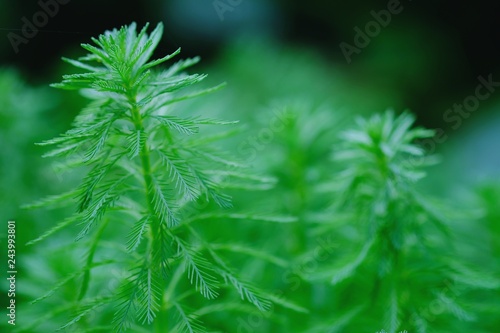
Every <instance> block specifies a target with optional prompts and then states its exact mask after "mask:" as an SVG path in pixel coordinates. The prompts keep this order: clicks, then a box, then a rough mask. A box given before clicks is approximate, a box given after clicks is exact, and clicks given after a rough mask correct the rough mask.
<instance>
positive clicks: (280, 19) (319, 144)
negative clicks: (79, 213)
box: [0, 0, 500, 327]
mask: <svg viewBox="0 0 500 333" xmlns="http://www.w3.org/2000/svg"><path fill="white" fill-rule="evenodd" d="M0 1H1V2H0V143H1V145H2V149H1V151H0V181H1V184H2V187H1V188H2V190H1V193H0V218H1V221H6V220H7V219H16V220H18V221H22V226H21V228H22V229H21V230H22V232H19V233H18V238H19V244H21V245H19V246H20V247H19V251H20V253H25V255H26V258H27V259H26V260H25V265H27V263H28V262H29V265H33V266H35V265H37V262H36V260H34V259H33V258H34V257H33V255H34V254H35V251H37V250H36V249H33V248H25V247H24V245H22V244H24V243H26V242H27V241H28V240H30V239H33V238H34V237H36V236H37V235H39V234H40V233H41V232H43V231H44V230H46V229H47V228H48V227H50V225H52V224H53V223H55V221H56V220H57V219H58V216H57V215H56V214H55V213H52V212H50V211H48V212H47V211H36V212H32V211H26V210H22V209H20V208H19V207H20V205H22V204H24V203H27V202H30V201H32V200H35V199H37V198H40V197H42V196H44V195H47V194H52V193H58V192H59V191H61V190H62V189H68V188H71V186H72V184H74V183H76V182H77V181H78V177H76V178H72V176H70V175H68V174H65V173H64V172H62V173H61V172H59V173H58V171H59V170H58V165H57V163H56V164H51V163H49V162H47V161H46V160H43V159H41V158H40V156H41V155H42V154H43V152H44V149H43V148H41V147H37V146H35V145H34V142H40V141H42V140H45V139H48V138H51V137H53V136H55V135H57V134H58V133H61V132H63V131H65V130H66V129H68V127H69V126H70V124H71V121H72V119H73V118H74V117H75V115H76V114H77V113H78V112H79V110H80V109H81V108H82V106H83V105H84V104H85V101H84V99H83V98H82V97H80V96H79V95H78V94H76V93H69V94H68V93H64V92H61V91H57V90H55V89H52V88H49V87H48V85H49V84H50V83H53V82H58V81H59V80H60V77H61V75H62V74H66V73H71V72H72V71H74V69H72V68H70V67H69V66H67V65H66V64H64V63H63V62H62V61H61V60H60V59H61V57H63V56H65V57H70V58H71V57H78V56H80V55H83V50H82V49H81V48H80V47H79V44H80V43H88V42H89V41H90V38H91V37H96V36H98V35H99V34H101V33H102V32H103V31H105V30H107V29H112V28H115V27H120V26H122V25H126V24H129V23H130V22H132V21H135V22H137V23H138V25H139V26H142V25H143V24H144V23H146V22H150V23H151V24H152V25H153V26H154V25H155V24H156V23H157V22H160V21H161V22H163V23H164V24H165V34H164V39H163V41H162V43H161V44H160V46H159V48H158V50H157V56H161V55H164V54H166V53H169V52H173V51H174V50H175V49H177V48H178V47H181V48H182V53H181V55H182V57H183V58H185V57H193V56H197V55H199V56H201V58H202V61H201V63H200V64H199V65H197V66H196V67H195V68H194V69H193V70H194V71H197V72H205V73H208V74H209V78H208V79H207V82H206V83H205V84H206V85H207V86H209V85H211V84H218V83H220V82H223V81H225V82H227V83H228V86H227V87H226V88H225V89H224V90H223V91H222V92H221V93H219V94H218V95H213V96H209V97H207V98H206V99H204V100H203V101H200V102H195V103H194V104H188V105H187V106H185V108H186V109H188V107H189V106H191V107H197V108H205V109H206V110H207V112H209V113H212V114H215V115H219V116H220V117H222V118H225V119H239V120H241V121H242V123H243V124H245V123H246V124H248V126H249V129H248V132H247V134H245V135H246V136H245V135H244V136H243V141H241V142H240V146H238V145H236V146H237V147H239V148H241V149H240V150H237V151H238V153H240V152H243V151H244V148H245V146H244V144H245V143H246V141H245V138H250V137H251V136H252V135H258V134H259V131H260V129H261V128H264V127H265V126H266V124H268V122H269V118H270V117H272V112H273V111H272V110H274V109H273V108H274V106H276V105H280V104H283V103H285V104H289V105H294V107H296V108H298V109H300V108H302V109H304V108H305V109H311V110H321V111H318V112H316V111H315V112H312V113H311V114H305V115H303V116H302V117H304V118H301V119H302V121H301V122H300V123H299V125H297V127H298V128H294V129H293V130H291V132H290V133H286V134H287V135H289V137H297V138H298V139H297V141H299V139H300V140H303V141H302V143H303V144H304V145H303V146H300V144H298V145H299V148H300V149H302V150H300V149H299V150H300V152H302V153H304V154H305V152H307V153H308V154H309V155H308V156H307V158H306V159H305V160H304V161H302V160H301V162H303V163H304V165H305V164H306V163H309V164H310V165H316V164H321V161H322V159H323V158H324V157H325V156H326V155H328V154H329V153H330V151H331V146H332V144H331V143H333V142H335V140H336V139H335V138H336V134H337V133H338V131H339V130H341V129H343V128H344V126H346V123H349V121H351V120H352V118H354V117H355V116H357V115H360V116H368V115H371V114H374V113H379V112H383V111H385V110H386V109H394V110H396V112H401V111H403V110H407V109H408V110H410V111H411V112H412V113H414V114H416V116H417V123H418V124H419V125H422V126H425V127H428V128H435V129H438V130H439V131H440V133H441V134H442V135H441V136H440V139H439V140H438V141H433V142H430V143H427V145H426V148H427V149H428V150H429V151H430V153H436V154H438V155H439V156H440V158H441V163H440V164H439V165H437V166H435V167H433V168H432V169H431V172H430V174H429V177H428V179H427V180H426V182H425V183H424V184H425V186H426V188H427V191H428V192H429V193H432V194H435V195H440V196H444V197H446V198H447V200H449V201H450V202H455V203H465V206H471V209H476V208H477V207H481V209H482V213H483V215H482V216H483V217H484V221H483V222H484V225H483V226H482V227H481V226H472V227H471V226H463V225H461V226H458V227H457V231H458V234H459V237H462V238H463V239H467V238H468V235H473V237H469V241H470V243H469V244H468V245H466V246H464V247H463V253H462V254H464V255H465V256H468V257H470V258H473V259H478V258H480V259H478V260H480V261H481V260H483V261H484V265H485V267H487V269H490V268H491V267H493V266H491V267H490V265H491V258H496V259H498V255H499V254H500V252H499V251H500V247H499V245H498V237H500V227H499V223H498V219H499V216H500V215H499V213H498V207H499V204H498V203H499V198H500V185H499V184H500V177H499V175H500V148H499V147H500V87H496V86H495V87H494V89H493V90H492V91H491V92H490V94H489V96H488V98H486V99H484V100H481V101H480V103H478V105H477V107H474V110H473V111H472V112H470V113H467V114H466V115H465V116H462V115H459V114H458V113H453V115H454V116H455V117H457V116H458V117H459V118H458V120H456V121H449V120H448V121H447V120H446V118H445V114H446V113H447V112H448V110H449V109H450V108H453V107H454V105H455V104H462V103H464V100H466V99H467V98H469V97H471V96H474V94H475V93H476V87H477V86H478V84H480V83H481V81H480V80H479V79H478V77H480V76H481V77H483V78H485V79H486V78H488V77H490V78H491V80H492V81H494V82H500V61H499V60H498V59H500V47H499V45H500V22H499V20H498V11H497V10H496V5H497V4H496V3H495V2H494V1H485V0H481V1H475V2H466V1H461V2H456V1H433V2H423V1H418V0H403V1H401V2H400V7H401V8H402V10H401V12H400V13H399V14H396V15H392V17H391V21H390V23H389V24H388V25H387V26H386V27H382V28H381V29H380V32H379V33H377V34H376V35H375V36H373V37H371V38H370V42H369V44H368V45H367V46H366V47H363V48H361V51H360V53H359V54H352V59H351V61H347V60H346V58H345V55H344V54H343V52H342V50H341V47H340V44H341V43H344V42H345V43H349V44H350V45H354V39H355V36H356V33H357V32H356V30H355V28H356V27H359V28H360V29H361V30H364V29H365V26H366V24H367V23H369V22H371V21H373V20H374V18H373V15H372V13H371V12H372V11H375V12H379V11H381V10H386V9H387V7H388V3H390V2H391V1H353V2H346V1H325V0H311V1H307V2H306V1H285V0H218V1H217V0H216V1H213V0H210V1H205V0H162V1H159V0H150V1H135V2H125V1H115V0H110V1H97V0H86V1H82V0H69V1H68V0H65V1H61V2H63V3H64V4H62V3H61V4H60V3H58V8H57V10H56V11H57V13H55V14H54V15H53V17H50V18H48V20H47V22H46V23H44V24H43V26H42V27H40V28H39V29H38V30H39V31H38V32H37V33H36V35H35V36H34V37H32V38H28V39H26V40H25V41H26V42H25V43H24V42H23V43H21V44H19V45H18V51H17V52H16V50H15V48H14V47H13V46H12V43H11V39H12V38H13V37H12V36H13V34H16V35H18V36H22V34H23V31H22V28H23V25H24V22H23V18H27V19H28V20H29V21H30V22H33V15H36V14H37V13H38V12H40V11H41V10H42V7H41V5H40V3H39V2H38V1H22V2H21V1H14V0H0ZM9 36H10V37H9ZM9 38H10V39H9ZM311 119H313V120H312V122H311V123H308V121H311ZM455 119H457V118H455ZM458 121H459V122H460V124H459V125H457V124H458V123H457V122H458ZM320 123H321V124H323V125H324V126H323V127H321V126H320V127H319V128H318V127H317V126H316V125H317V124H320ZM308 124H309V125H310V126H309V125H308ZM314 124H316V125H314ZM300 125H303V126H302V127H301V126H300ZM308 126H309V127H308ZM294 131H296V132H294ZM318 133H321V136H320V135H319V134H318ZM283 135H284V134H283ZM318 137H319V138H318ZM281 139H282V140H283V142H281V141H280V140H281ZM308 140H310V141H308ZM314 140H316V141H314ZM289 141H290V140H288V139H287V138H286V137H284V138H276V140H274V141H273V142H272V144H270V145H266V147H265V148H263V150H262V151H261V150H258V152H257V153H259V155H261V156H260V158H261V159H262V158H264V159H267V161H265V162H261V163H256V165H257V168H261V169H262V170H264V171H269V170H270V171H271V172H272V173H273V175H276V176H278V178H279V179H281V180H282V182H281V183H280V184H281V185H280V186H282V187H279V188H278V192H275V194H276V193H278V194H279V193H282V192H279V191H280V190H282V191H285V190H286V187H287V186H289V187H290V188H292V190H293V189H294V188H296V187H297V186H296V185H297V175H295V174H294V173H293V172H292V171H291V172H290V173H289V174H287V173H286V172H282V170H281V169H282V167H281V165H282V163H283V162H284V161H285V162H287V163H288V162H290V161H288V160H286V156H283V155H280V154H279V153H276V151H277V148H276V146H278V145H280V144H281V145H287V144H290V142H289ZM313 141H314V142H315V144H314V145H313V146H307V144H308V143H309V144H310V143H311V142H313ZM242 145H243V146H242ZM311 147H312V148H311ZM254 152H255V151H254ZM247 153H248V149H247ZM295 162H296V161H295ZM290 163H294V161H293V160H292V161H291V162H290ZM302 166H303V165H302ZM300 167H301V165H299V166H298V168H300ZM311 170H312V171H311V172H312V173H314V172H323V173H324V172H326V171H327V170H322V169H321V168H320V167H318V168H311ZM318 170H319V171H318ZM302 181H304V182H305V183H307V180H302ZM276 195H277V194H276ZM276 198H277V197H275V199H272V200H276V201H277V199H276ZM284 198H287V197H286V195H285V196H284ZM252 200H259V198H254V197H252ZM272 200H271V201H272ZM287 200H288V201H287V202H285V203H282V205H281V206H280V204H270V203H269V202H266V200H262V202H261V205H262V206H264V207H266V206H269V207H268V208H270V209H281V210H283V211H287V212H291V213H294V214H295V213H296V214H300V207H298V206H297V205H295V204H294V203H295V201H294V200H296V198H294V197H293V195H291V196H290V198H287ZM277 207H278V208H277ZM249 230H253V229H251V228H249ZM252 232H255V234H252V235H254V236H255V237H257V236H258V235H259V233H258V232H256V231H252ZM274 232H280V231H279V229H276V230H275V231H274ZM290 232H291V233H293V230H292V231H290ZM0 235H2V238H1V240H2V247H3V246H4V244H5V243H4V239H5V238H4V236H5V235H4V230H1V233H0ZM252 237H253V236H252ZM63 238H64V237H62V236H61V238H60V239H63ZM57 240H58V238H56V239H55V241H53V242H52V243H51V244H49V245H47V247H48V248H49V249H50V248H51V246H52V247H53V249H55V248H56V246H57V245H58V244H57ZM290 249H292V252H293V251H294V250H296V249H294V245H293V244H291V245H290ZM54 251H55V250H54ZM481 253H487V254H486V255H484V256H483V255H482V254H481ZM30 255H32V256H31V257H30ZM28 258H31V259H28ZM3 264H4V263H3V262H2V265H3ZM38 265H39V266H36V267H38V268H39V271H40V272H44V274H46V276H44V277H43V278H44V279H46V280H47V281H48V280H51V279H52V280H57V277H63V276H64V275H65V273H68V272H71V266H67V265H65V264H63V263H62V262H61V261H60V262H59V263H57V261H54V262H52V263H45V264H44V263H38ZM43 265H49V266H50V265H52V266H51V268H47V267H46V266H43ZM59 266H60V267H59ZM497 266H498V264H497ZM497 266H494V267H496V268H491V269H498V267H497ZM2 267H3V266H2ZM247 270H248V271H251V269H250V268H248V269H247ZM54 272H57V274H56V273H54ZM497 272H498V270H497ZM27 280H30V278H29V277H28V278H27ZM34 281H36V280H34V279H31V284H30V283H29V282H26V285H25V290H27V291H26V295H25V296H21V297H26V300H28V299H29V297H30V296H33V295H37V293H39V292H41V291H40V288H41V287H40V286H38V288H39V289H37V286H36V283H34ZM41 290H43V288H42V289H41ZM67 292H68V293H71V288H69V290H67ZM496 295H498V294H496ZM2 297H3V296H2ZM62 297H64V296H62ZM2 299H3V298H2ZM496 300H498V298H497V299H496ZM2 306H3V301H2ZM496 323H498V321H497V322H496ZM487 324H488V325H491V327H493V326H494V325H495V322H492V323H487Z"/></svg>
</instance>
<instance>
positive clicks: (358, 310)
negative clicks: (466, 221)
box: [312, 112, 498, 333]
mask: <svg viewBox="0 0 500 333" xmlns="http://www.w3.org/2000/svg"><path fill="white" fill-rule="evenodd" d="M414 121H415V119H414V117H413V116H412V115H410V114H409V113H403V114H402V115H400V116H397V117H395V116H394V113H393V112H386V113H385V114H383V115H375V116H373V117H371V118H370V119H368V120H364V119H361V118H360V119H358V129H356V130H349V131H346V132H344V133H343V134H342V136H341V138H342V143H341V144H340V145H339V146H338V147H336V149H335V152H334V161H335V162H336V163H337V164H339V165H342V166H344V167H345V169H344V170H343V171H342V172H340V173H339V175H338V176H336V177H335V181H334V182H333V183H331V187H332V188H333V189H335V191H334V192H333V193H335V196H336V200H335V201H334V203H333V207H332V208H331V211H330V215H329V216H330V217H327V219H329V220H330V222H329V223H328V224H325V222H326V220H324V221H316V222H320V224H319V226H317V227H316V231H315V233H318V234H321V233H331V232H332V228H334V229H336V230H344V234H339V233H337V237H338V242H339V248H340V249H343V250H341V251H343V252H344V253H343V254H342V255H341V256H339V258H338V259H337V262H335V263H334V264H328V265H325V266H326V267H323V269H322V270H321V271H320V272H318V273H316V274H315V275H314V276H313V277H312V279H313V280H315V279H317V280H324V279H328V280H329V281H330V283H331V284H332V285H333V286H334V287H335V288H336V289H337V290H338V292H339V295H338V297H337V302H338V304H337V307H339V308H340V306H342V307H343V308H344V307H346V304H350V306H347V307H348V309H349V310H348V311H345V312H344V314H342V315H337V317H336V318H335V320H334V321H333V322H332V323H330V324H327V325H325V324H322V325H320V326H319V328H316V329H313V331H315V332H316V331H318V332H320V331H323V330H324V329H331V330H334V331H342V330H345V331H361V330H362V329H363V327H365V328H366V327H376V326H379V327H380V326H383V327H385V328H386V329H387V330H388V332H391V333H394V332H397V331H398V330H401V329H407V330H409V331H415V332H429V331H438V330H442V331H443V332H444V331H450V330H452V331H455V330H460V327H462V328H463V327H464V325H466V324H465V323H466V322H473V321H474V320H475V319H476V318H477V316H476V313H475V312H474V309H473V306H471V305H470V304H467V302H464V301H463V300H464V299H468V300H470V299H471V298H470V297H464V296H465V294H466V291H469V290H473V289H477V288H479V289H481V288H485V289H493V288H496V287H497V285H498V283H497V281H495V280H492V279H489V278H488V277H487V276H481V275H480V274H478V273H477V272H475V271H474V270H472V269H470V268H467V265H466V264H464V262H463V261H460V260H457V259H454V258H453V253H454V251H453V235H452V234H451V232H450V230H449V227H448V222H449V218H450V217H452V218H453V219H459V218H460V217H459V215H458V214H451V210H450V209H449V208H447V207H446V205H444V204H442V203H438V202H436V200H431V199H429V198H426V196H425V195H423V194H422V193H420V191H419V190H418V189H417V187H416V185H415V183H416V182H417V181H418V180H420V179H421V178H423V177H424V176H425V173H424V172H423V171H422V167H423V166H426V165H428V164H429V163H431V162H432V159H430V158H429V157H426V156H425V151H424V150H423V149H422V148H421V147H419V145H418V143H415V141H417V142H418V140H419V139H425V138H430V137H433V136H434V131H431V130H426V129H422V128H414V129H412V128H411V127H412V125H413V123H414ZM349 244H356V246H349ZM366 279H368V280H369V281H370V283H367V280H366ZM352 290H357V291H358V294H357V295H356V296H353V295H352V292H351V291H352ZM436 304H439V306H440V309H439V312H436V311H434V310H435V309H434V308H435V306H436ZM450 317H455V318H454V319H450ZM356 318H363V320H356ZM381 318H383V320H382V321H381ZM443 318H444V319H443ZM457 320H461V321H463V322H462V323H457V324H456V325H455V324H451V323H453V322H457Z"/></svg>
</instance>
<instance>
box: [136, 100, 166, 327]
mask: <svg viewBox="0 0 500 333" xmlns="http://www.w3.org/2000/svg"><path fill="white" fill-rule="evenodd" d="M129 101H130V103H131V105H132V109H131V114H132V121H133V123H134V126H135V130H136V131H140V132H141V133H145V132H144V124H143V118H142V115H141V111H140V109H139V107H137V105H136V101H137V96H136V95H135V94H134V95H133V96H132V97H131V98H129ZM139 156H140V159H141V166H142V176H143V178H144V193H145V195H146V201H147V207H148V212H149V214H150V215H151V216H155V209H154V194H153V186H154V183H153V177H152V175H151V157H150V154H149V146H148V144H147V141H146V142H144V145H143V146H142V147H141V150H140V153H139ZM160 228H161V221H158V219H157V218H153V219H151V227H150V228H149V229H148V233H147V239H148V245H147V253H148V265H151V262H152V252H153V244H154V242H155V236H156V235H157V234H159V232H157V233H155V231H159V229H160ZM162 307H163V297H162V298H161V299H160V300H159V308H160V312H159V313H158V317H157V318H156V320H155V324H154V331H155V332H158V333H160V332H164V331H165V329H166V328H167V322H166V314H165V313H162V311H161V309H162ZM162 314H163V315H162Z"/></svg>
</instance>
